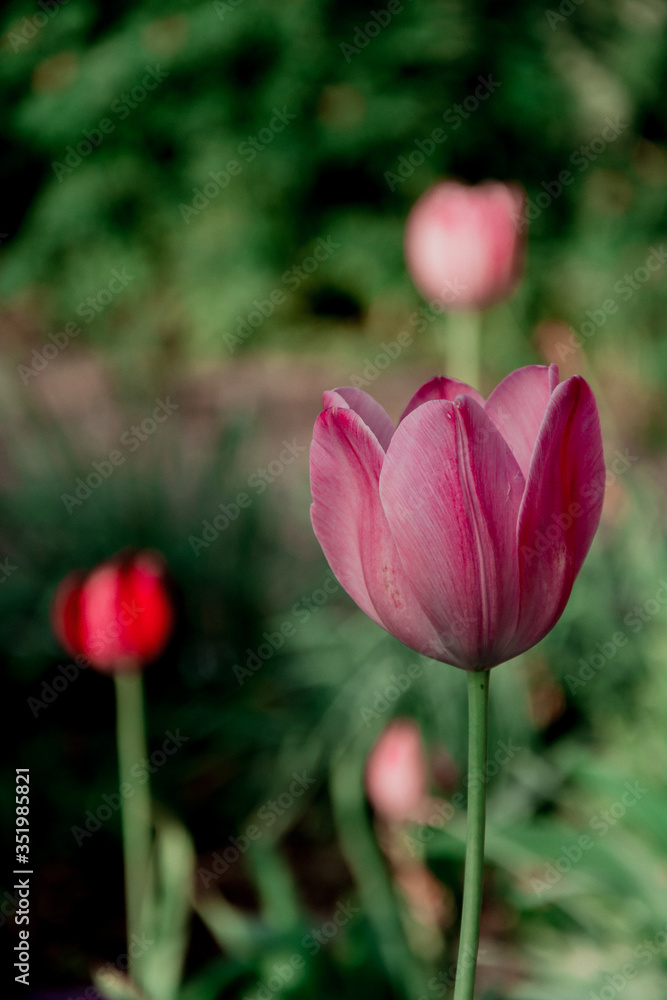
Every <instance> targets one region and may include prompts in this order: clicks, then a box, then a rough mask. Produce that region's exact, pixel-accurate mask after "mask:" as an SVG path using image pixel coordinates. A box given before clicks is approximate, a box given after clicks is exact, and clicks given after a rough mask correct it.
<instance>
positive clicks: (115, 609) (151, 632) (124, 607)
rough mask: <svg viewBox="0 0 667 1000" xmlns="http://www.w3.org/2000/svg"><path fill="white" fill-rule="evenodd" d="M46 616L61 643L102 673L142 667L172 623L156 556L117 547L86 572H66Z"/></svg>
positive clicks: (163, 575)
mask: <svg viewBox="0 0 667 1000" xmlns="http://www.w3.org/2000/svg"><path fill="white" fill-rule="evenodd" d="M51 620H52V625H53V630H54V632H55V634H56V636H57V638H58V640H59V641H60V642H61V643H62V645H63V646H64V647H65V649H67V650H68V652H70V653H71V654H72V655H76V654H81V655H83V656H85V657H86V658H87V659H88V660H89V661H90V663H91V665H92V666H93V667H96V668H97V669H98V670H101V671H102V672H103V673H114V672H116V671H118V672H123V671H128V670H139V669H142V668H143V667H144V666H146V664H147V663H149V662H150V661H151V660H154V659H155V658H156V657H157V656H158V655H159V654H160V653H161V652H162V650H163V648H164V646H165V644H166V642H167V639H168V638H169V635H170V633H171V630H172V626H173V609H172V604H171V600H170V598H169V593H168V589H167V583H166V573H165V567H164V564H163V561H162V559H161V558H160V557H159V556H158V555H156V554H155V553H153V552H134V553H129V554H128V553H121V554H119V555H117V556H114V557H113V558H111V559H109V560H107V561H106V562H103V563H101V564H100V565H99V566H97V567H96V568H95V569H93V570H92V571H91V572H90V573H87V574H86V573H84V572H83V571H75V572H73V573H70V574H69V575H68V576H66V577H65V579H64V580H62V582H61V583H60V585H59V586H58V589H57V590H56V593H55V596H54V599H53V604H52V609H51Z"/></svg>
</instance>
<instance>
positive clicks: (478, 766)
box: [454, 670, 490, 1000]
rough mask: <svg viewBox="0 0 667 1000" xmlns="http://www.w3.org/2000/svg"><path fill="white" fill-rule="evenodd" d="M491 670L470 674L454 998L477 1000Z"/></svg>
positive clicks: (458, 999) (455, 999)
mask: <svg viewBox="0 0 667 1000" xmlns="http://www.w3.org/2000/svg"><path fill="white" fill-rule="evenodd" d="M489 674H490V671H489V670H478V671H471V672H470V673H469V674H468V819H467V836H466V862H465V877H464V880H463V911H462V914H461V937H460V938H459V959H458V967H457V972H456V986H455V989H454V1000H473V994H474V990H475V972H476V970H477V949H478V947H479V918H480V912H481V909H482V880H483V874H484V825H485V820H486V748H487V738H488V737H487V733H488V706H489Z"/></svg>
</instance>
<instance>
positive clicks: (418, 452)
mask: <svg viewBox="0 0 667 1000" xmlns="http://www.w3.org/2000/svg"><path fill="white" fill-rule="evenodd" d="M524 485H525V483H524V479H523V476H522V475H521V470H520V469H519V466H518V465H517V462H516V460H515V458H514V456H513V455H512V453H511V451H510V449H509V447H508V445H507V444H506V442H505V440H504V439H503V437H502V436H501V434H500V432H499V431H498V430H497V429H496V427H495V426H494V424H493V423H492V422H491V420H490V419H489V418H488V417H487V416H486V413H485V412H484V410H483V409H482V407H481V406H480V405H479V404H478V403H476V402H475V400H473V399H471V398H470V397H468V396H459V397H458V398H457V399H456V401H455V402H454V403H452V402H450V401H447V400H432V401H430V402H426V403H423V404H422V405H421V406H418V407H417V409H416V410H414V411H413V413H411V414H410V415H409V416H408V417H407V418H406V419H405V420H404V421H403V422H402V423H400V424H399V426H398V428H397V430H396V433H395V434H394V437H393V439H392V442H391V445H390V447H389V450H388V451H387V455H386V457H385V460H384V463H383V466H382V472H381V474H380V497H381V500H382V506H383V507H384V511H385V514H386V517H387V521H388V522H389V527H390V529H391V533H392V535H393V537H394V541H395V542H396V547H397V549H398V552H399V555H400V557H401V561H402V563H403V565H404V566H405V568H406V572H407V574H408V578H409V580H410V582H411V584H412V586H413V588H414V591H415V593H416V595H417V597H418V599H419V603H420V604H421V606H422V607H423V608H424V611H425V612H426V614H427V615H428V617H429V619H430V620H431V621H432V622H433V625H434V626H435V628H436V629H437V631H438V632H439V634H440V635H441V636H442V638H443V641H444V642H445V644H447V645H451V646H453V648H454V651H455V656H456V658H455V659H453V660H450V661H448V662H451V663H453V664H454V665H455V666H460V667H465V668H467V669H475V668H479V667H488V666H493V665H494V664H496V663H498V662H500V660H501V659H502V657H501V656H499V655H498V652H499V650H501V649H502V648H503V647H504V645H506V643H507V642H508V641H509V640H510V638H511V636H512V635H513V634H514V630H515V627H516V621H517V615H518V609H519V578H518V572H517V553H516V524H517V517H518V512H519V506H520V503H521V497H522V495H523V490H524Z"/></svg>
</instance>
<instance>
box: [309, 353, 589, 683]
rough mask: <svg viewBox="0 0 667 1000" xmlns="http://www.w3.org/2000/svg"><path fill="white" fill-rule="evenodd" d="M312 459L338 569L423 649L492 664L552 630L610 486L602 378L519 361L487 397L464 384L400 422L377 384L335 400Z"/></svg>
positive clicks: (370, 611) (322, 521) (376, 613)
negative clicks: (597, 386) (595, 385)
mask: <svg viewBox="0 0 667 1000" xmlns="http://www.w3.org/2000/svg"><path fill="white" fill-rule="evenodd" d="M324 406H325V407H326V408H325V409H324V411H323V412H322V413H320V415H319V417H318V418H317V421H316V423H315V431H314V435H313V443H312V446H311V450H310V481H311V488H312V493H313V505H312V508H311V517H312V522H313V529H314V531H315V534H316V536H317V538H318V541H319V543H320V545H321V546H322V549H323V550H324V554H325V556H326V557H327V559H328V560H329V565H330V566H331V568H332V570H333V572H334V574H335V575H336V577H337V578H338V581H339V582H340V584H341V585H342V586H343V587H344V588H345V590H347V592H348V594H350V596H351V597H352V598H353V599H354V600H355V601H356V602H357V604H358V605H359V607H360V608H361V609H362V610H363V611H365V612H366V614H367V615H369V617H371V618H372V619H373V621H375V622H377V624H378V625H381V626H382V627H383V628H385V629H386V630H387V631H388V632H391V633H392V635H395V636H396V637H397V638H398V639H400V640H401V642H404V643H405V645H406V646H409V647H410V648H411V649H416V650H418V651H419V652H420V653H423V654H424V655H425V656H430V657H432V658H433V659H436V660H442V661H443V662H444V663H451V664H453V665H454V666H456V667H461V668H463V669H465V670H485V669H488V668H489V667H493V666H495V665H496V664H498V663H503V662H504V661H505V660H510V659H512V657H514V656H518V654H519V653H521V652H523V651H524V650H526V649H529V648H530V647H531V646H534V645H535V643H537V642H539V641H540V639H542V638H543V637H544V636H545V635H546V634H547V632H549V631H550V630H551V629H552V628H553V627H554V625H555V624H556V622H557V621H558V619H559V618H560V616H561V614H562V613H563V610H564V608H565V605H566V603H567V600H568V598H569V596H570V591H571V590H572V585H573V584H574V581H575V579H576V577H577V574H578V572H579V570H580V569H581V565H582V563H583V561H584V558H585V556H586V553H587V552H588V549H589V547H590V545H591V542H592V540H593V536H594V534H595V532H596V530H597V526H598V523H599V521H600V513H601V510H602V501H603V498H604V490H605V475H606V473H605V466H604V458H603V454H602V437H601V433H600V419H599V416H598V411H597V406H596V403H595V398H594V396H593V393H592V392H591V390H590V388H589V386H588V384H587V383H586V382H585V381H584V379H583V378H581V376H579V375H574V376H573V377H572V378H569V379H567V381H566V382H562V383H560V384H559V379H558V369H557V367H556V365H550V366H549V367H546V366H543V365H531V366H529V367H527V368H519V369H518V370H517V371H514V372H512V373H511V374H510V375H508V376H507V378H505V379H504V380H503V381H502V382H501V383H500V385H498V386H497V387H496V388H495V389H494V391H493V392H492V393H491V395H490V396H489V398H488V399H486V400H485V399H484V398H483V397H482V396H481V395H480V394H479V393H478V392H477V390H476V389H473V388H471V386H469V385H466V384H465V383H463V382H459V381H458V380H457V379H452V378H439V377H438V378H434V379H431V381H430V382H427V383H426V385H423V386H422V387H421V389H419V390H418V391H417V392H416V393H415V395H414V396H413V397H412V399H411V400H410V402H409V403H408V405H407V406H406V408H405V410H404V411H403V416H402V417H401V419H400V421H399V424H398V427H397V428H394V425H393V423H392V421H391V420H390V418H389V416H388V415H387V413H386V412H385V411H384V410H383V408H382V407H381V406H380V405H379V403H376V402H375V400H374V399H372V398H371V397H370V396H369V395H367V394H366V393H365V392H363V391H362V390H361V389H350V388H345V389H336V390H334V391H332V392H326V393H325V394H324Z"/></svg>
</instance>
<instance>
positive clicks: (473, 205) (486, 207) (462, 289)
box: [405, 181, 525, 309]
mask: <svg viewBox="0 0 667 1000" xmlns="http://www.w3.org/2000/svg"><path fill="white" fill-rule="evenodd" d="M524 203H525V196H524V193H523V190H522V189H521V188H520V187H519V186H518V185H508V184H500V183H494V182H492V181H487V182H486V183H485V184H480V185H478V186H477V187H468V186H467V185H465V184H460V183H459V182H458V181H443V182H442V183H441V184H436V185H435V187H432V188H431V189H430V190H428V191H427V192H426V193H425V194H423V195H422V197H421V198H420V199H419V200H418V201H417V202H416V203H415V205H414V206H413V208H412V210H411V212H410V215H409V216H408V220H407V223H406V227H405V259H406V262H407V265H408V270H409V271H410V274H411V275H412V280H413V281H414V283H415V285H416V286H417V288H418V289H419V290H420V292H421V293H422V294H423V295H424V296H425V298H427V299H435V300H436V301H438V302H440V303H444V304H445V305H446V306H447V307H448V308H450V309H482V308H484V307H485V306H488V305H492V304H493V303H494V302H499V301H500V300H501V299H505V298H507V297H508V296H509V295H510V294H511V293H512V292H513V291H514V288H515V287H516V285H517V284H518V282H519V279H520V278H521V274H522V272H523V256H524V242H525V240H524V235H523V228H522V227H521V226H520V220H521V219H522V218H523V211H524Z"/></svg>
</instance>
